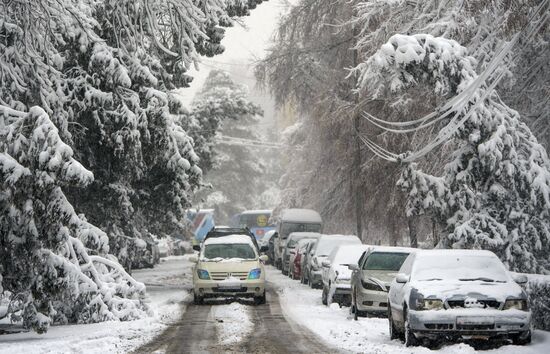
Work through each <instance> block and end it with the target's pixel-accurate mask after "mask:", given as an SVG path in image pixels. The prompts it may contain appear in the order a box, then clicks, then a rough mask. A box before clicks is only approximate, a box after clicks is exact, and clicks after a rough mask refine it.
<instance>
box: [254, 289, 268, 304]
mask: <svg viewBox="0 0 550 354" xmlns="http://www.w3.org/2000/svg"><path fill="white" fill-rule="evenodd" d="M265 302H266V300H265V290H264V293H263V295H261V296H255V297H254V305H263V304H265Z"/></svg>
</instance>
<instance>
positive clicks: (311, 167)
mask: <svg viewBox="0 0 550 354" xmlns="http://www.w3.org/2000/svg"><path fill="white" fill-rule="evenodd" d="M540 6H543V8H542V10H545V11H546V12H544V11H540V12H537V10H538V9H539V7H540ZM537 13H538V14H539V15H538V16H536V14H537ZM544 13H548V2H547V1H546V0H526V1H506V0H496V1H495V0H465V1H439V0H426V1H410V0H392V1H387V0H363V1H353V2H330V1H317V0H315V1H314V0H311V1H310V0H303V1H300V2H299V3H297V4H296V5H295V6H294V7H293V8H292V10H291V11H289V13H288V14H287V15H286V16H284V17H283V19H282V21H281V23H280V26H279V29H278V33H277V37H276V41H275V44H274V46H273V48H272V51H271V52H270V54H269V55H268V57H267V58H266V60H265V61H263V62H262V63H261V65H260V66H259V68H258V69H259V70H258V76H259V77H260V79H262V80H264V81H265V82H266V83H267V84H268V86H269V89H270V90H271V91H272V93H273V94H274V95H275V97H276V98H277V99H278V104H279V107H280V108H281V109H282V110H285V109H287V108H288V107H289V106H290V107H291V108H292V109H291V111H293V112H294V113H293V116H294V117H295V118H294V119H295V121H296V123H297V124H296V127H298V128H297V130H296V131H295V136H297V137H301V138H300V139H299V140H300V141H299V145H300V147H302V149H293V150H290V151H288V152H287V155H291V154H292V156H293V159H292V163H291V164H288V165H287V166H286V171H287V173H286V174H285V175H284V178H283V179H282V182H283V183H282V187H283V193H282V196H283V204H285V205H284V206H291V205H294V206H309V207H313V208H315V209H317V210H319V211H320V212H321V213H322V215H323V218H324V220H326V221H327V223H328V224H330V225H331V226H329V227H334V228H335V230H334V231H338V232H345V231H346V230H347V232H355V226H354V224H355V211H354V203H355V197H356V191H360V193H361V194H362V199H363V200H364V201H365V205H364V216H365V220H363V222H364V224H366V229H367V230H366V235H365V236H366V238H367V240H368V241H369V242H377V241H380V240H381V241H383V242H385V243H395V242H400V238H401V237H402V235H406V234H407V231H406V228H407V225H408V224H409V225H410V221H411V218H409V217H407V216H406V214H405V208H404V207H403V206H404V204H405V198H404V195H403V194H402V193H401V192H400V190H399V189H398V188H396V187H395V183H396V182H397V180H398V179H399V176H400V169H399V167H398V165H396V164H394V163H390V162H387V161H384V160H382V159H378V158H375V156H374V154H372V153H371V152H370V151H369V150H368V149H367V148H366V146H364V150H363V151H362V153H363V158H362V161H361V174H360V177H359V178H354V177H353V174H352V172H351V170H352V169H353V168H355V165H356V163H355V161H354V156H355V152H356V146H355V144H354V143H353V142H354V134H355V131H356V128H357V130H358V131H359V132H360V133H361V134H362V135H366V136H368V137H369V138H370V139H371V140H374V141H376V142H377V143H379V144H380V145H383V146H385V147H386V148H388V149H390V150H392V151H406V150H409V149H414V148H415V147H417V146H422V145H423V144H425V143H427V142H429V141H430V140H431V139H432V138H433V137H434V135H435V134H436V133H437V131H438V129H439V128H441V124H437V123H436V124H434V125H432V126H430V127H429V128H428V129H426V130H424V131H419V132H416V133H414V134H411V135H408V136H403V135H392V134H388V133H387V132H386V131H384V130H382V129H379V128H378V127H376V126H374V125H372V124H369V123H368V122H367V121H366V120H363V119H361V120H360V122H359V124H358V127H355V126H354V124H353V123H354V122H353V120H354V117H356V116H357V115H358V114H361V112H362V111H365V110H366V111H368V112H370V113H371V114H373V115H375V116H377V117H383V118H384V119H385V120H388V121H396V122H397V121H401V120H407V119H410V116H422V115H424V114H427V113H429V112H431V111H433V110H434V109H436V107H437V106H438V105H439V104H443V103H444V102H445V98H444V97H441V96H438V95H434V94H433V92H429V91H428V90H427V89H426V87H421V86H415V88H414V89H411V90H408V91H403V92H402V96H401V98H402V99H400V100H398V99H392V100H384V99H378V100H370V99H369V95H370V94H371V92H369V89H368V88H367V89H365V90H362V91H361V92H359V95H358V96H357V95H355V92H354V88H355V83H356V80H357V78H358V77H357V76H356V75H355V74H356V72H352V74H351V75H350V71H349V68H350V67H355V66H356V65H357V64H359V63H360V62H363V61H365V60H366V59H368V58H369V57H371V56H372V55H373V54H374V53H375V52H376V51H377V50H378V49H379V48H380V47H381V46H382V45H383V44H384V43H386V42H387V41H388V40H389V38H391V37H392V36H393V35H395V34H408V33H428V34H431V35H433V36H440V37H445V38H449V39H454V40H456V41H457V42H459V43H461V44H462V45H463V46H465V47H466V48H468V51H469V53H470V55H472V56H473V57H474V58H476V60H477V63H478V66H479V67H478V68H476V70H479V71H481V70H483V69H484V68H485V67H486V65H487V64H488V63H489V62H490V60H491V58H493V57H494V55H495V53H496V52H498V49H499V48H500V47H501V46H502V45H504V44H506V43H507V42H508V41H510V40H511V39H512V38H513V37H514V36H515V34H516V33H518V32H519V31H520V30H521V29H522V28H524V27H525V26H527V25H529V26H532V27H538V28H539V30H538V32H537V31H535V32H534V33H533V36H532V37H530V38H522V39H521V44H522V48H523V49H522V50H521V51H520V50H518V51H516V52H515V53H514V55H512V56H509V57H507V59H506V61H507V63H508V64H509V65H506V67H504V66H503V68H505V70H506V71H505V75H506V76H505V77H504V78H503V79H502V80H501V81H500V83H499V85H498V87H497V88H498V91H499V93H500V95H501V98H502V100H503V101H504V102H505V103H506V104H507V105H508V106H509V107H512V108H514V109H516V110H517V111H518V112H519V114H520V116H521V117H522V119H523V120H524V121H525V122H526V123H527V124H528V125H529V126H530V127H531V130H532V131H533V133H534V134H535V135H536V136H537V138H538V139H539V141H540V142H541V143H543V144H544V145H545V146H546V147H548V143H547V141H548V136H549V135H548V132H549V130H548V127H549V126H550V125H549V124H548V112H549V111H550V110H549V109H548V105H549V104H550V101H548V99H547V97H548V87H549V78H550V75H548V69H549V63H548V60H547V56H548V55H547V53H548V40H547V38H548V30H549V27H548V26H547V25H546V26H545V25H544V21H547V16H543V15H542V14H544ZM356 100H357V101H356ZM451 150H452V148H451V147H447V148H442V149H439V150H437V151H432V152H431V153H430V154H429V155H428V158H427V159H425V160H424V161H421V162H419V165H420V167H421V168H422V169H423V171H425V172H427V173H431V174H438V173H440V172H441V171H442V169H443V167H444V165H445V162H446V159H447V157H448V155H449V153H450V151H451ZM299 160H300V161H302V163H298V162H297V161H299ZM413 219H418V220H419V222H420V225H419V226H418V229H419V230H418V232H419V234H420V237H421V238H425V236H426V235H427V234H429V233H431V230H430V229H431V228H432V225H431V223H429V224H428V223H427V222H428V221H427V220H425V219H424V218H413ZM388 225H389V226H388Z"/></svg>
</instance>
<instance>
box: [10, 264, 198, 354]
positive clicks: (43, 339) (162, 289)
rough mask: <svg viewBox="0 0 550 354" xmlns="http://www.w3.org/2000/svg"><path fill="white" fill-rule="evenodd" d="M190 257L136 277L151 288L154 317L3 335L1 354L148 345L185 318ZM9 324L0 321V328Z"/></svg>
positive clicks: (118, 350) (129, 348)
mask: <svg viewBox="0 0 550 354" xmlns="http://www.w3.org/2000/svg"><path fill="white" fill-rule="evenodd" d="M187 257H188V256H177V257H176V256H173V257H169V258H168V259H163V261H162V262H161V263H160V264H159V265H158V266H157V267H156V268H154V269H143V270H136V271H135V272H134V274H133V275H134V277H135V279H137V280H138V281H140V282H142V283H144V284H146V286H147V303H148V305H149V307H150V308H151V309H152V311H153V315H152V316H150V317H146V318H143V319H140V320H136V321H127V322H119V321H109V322H102V323H94V324H82V325H70V326H51V327H50V329H49V330H48V332H47V333H45V334H37V333H34V332H27V333H17V334H9V335H0V354H4V353H6V354H7V353H10V354H18V353H22V354H27V353H33V354H34V353H62V352H63V353H97V354H100V353H101V354H103V353H125V352H130V351H133V350H135V349H136V348H138V347H140V346H141V345H143V344H145V343H146V342H148V341H149V340H151V339H152V338H154V337H155V336H157V335H158V334H160V333H161V332H162V331H163V330H164V329H166V327H167V326H168V325H169V324H170V323H172V322H174V321H176V320H177V319H178V318H180V317H181V314H182V306H181V303H182V302H183V301H186V300H188V296H189V291H188V290H187V289H186V288H185V287H184V286H183V284H187V283H189V282H190V281H191V275H190V274H191V271H190V268H191V267H192V265H193V263H191V262H189V261H187ZM4 323H5V320H4V322H2V321H0V328H1V327H2V324H4Z"/></svg>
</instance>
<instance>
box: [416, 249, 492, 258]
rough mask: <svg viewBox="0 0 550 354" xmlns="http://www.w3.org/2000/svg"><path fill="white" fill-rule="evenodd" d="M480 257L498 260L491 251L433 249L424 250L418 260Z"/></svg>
mask: <svg viewBox="0 0 550 354" xmlns="http://www.w3.org/2000/svg"><path fill="white" fill-rule="evenodd" d="M442 255H449V256H480V257H494V258H498V257H497V255H496V254H494V253H493V252H491V251H485V250H465V249H433V250H423V251H422V252H420V253H419V256H417V258H420V257H421V258H425V257H426V258H427V257H433V256H442Z"/></svg>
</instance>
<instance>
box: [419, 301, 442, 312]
mask: <svg viewBox="0 0 550 354" xmlns="http://www.w3.org/2000/svg"><path fill="white" fill-rule="evenodd" d="M416 309H417V310H442V309H443V301H441V300H439V299H418V300H416Z"/></svg>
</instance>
